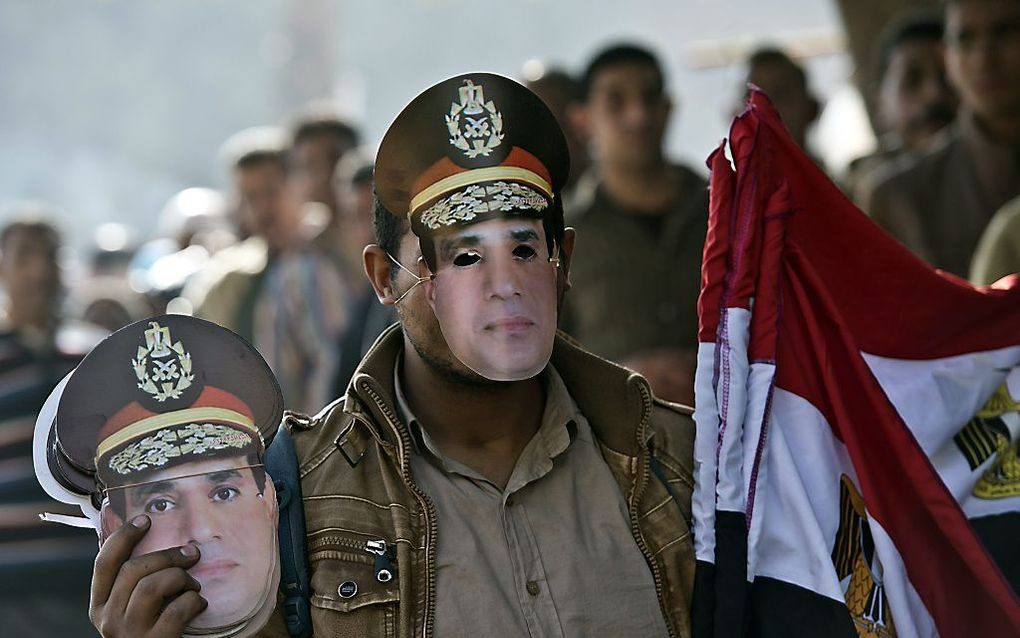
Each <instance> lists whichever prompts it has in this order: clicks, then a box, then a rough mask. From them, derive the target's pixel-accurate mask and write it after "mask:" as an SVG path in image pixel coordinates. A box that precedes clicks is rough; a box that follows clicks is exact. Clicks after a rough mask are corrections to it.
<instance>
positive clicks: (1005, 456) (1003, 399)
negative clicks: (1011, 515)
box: [953, 383, 1020, 500]
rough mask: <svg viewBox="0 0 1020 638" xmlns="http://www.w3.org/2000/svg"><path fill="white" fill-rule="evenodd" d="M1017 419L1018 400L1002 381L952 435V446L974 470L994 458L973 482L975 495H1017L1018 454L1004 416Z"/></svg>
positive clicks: (987, 497)
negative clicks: (980, 406) (982, 405)
mask: <svg viewBox="0 0 1020 638" xmlns="http://www.w3.org/2000/svg"><path fill="white" fill-rule="evenodd" d="M1008 418H1011V419H1014V420H1016V419H1020V401H1017V399H1015V398H1014V397H1013V396H1012V395H1010V393H1009V388H1008V387H1007V386H1006V384H1005V383H1003V384H1002V385H1001V386H999V388H998V389H997V390H996V391H995V393H994V394H992V396H991V397H990V398H989V399H988V402H987V403H985V405H984V407H983V408H981V410H980V411H979V412H978V413H977V414H976V415H974V418H973V419H971V420H970V421H969V422H968V423H967V425H965V426H964V428H963V429H962V430H960V431H959V432H958V433H957V434H956V436H954V437H953V442H954V443H956V447H957V448H958V449H959V450H960V452H961V453H962V454H963V456H964V458H966V459H967V463H968V464H969V465H970V469H971V470H976V469H978V467H980V466H981V465H983V464H984V463H985V462H986V461H987V460H988V459H989V458H991V457H992V456H994V457H995V460H994V461H993V462H992V464H991V465H990V466H989V467H988V469H986V470H985V471H984V474H982V476H981V478H980V479H978V481H977V483H975V484H974V490H973V494H974V496H976V497H977V498H981V499H985V500H994V499H1001V498H1011V497H1013V496H1020V458H1018V456H1017V451H1018V450H1017V447H1018V445H1020V441H1012V440H1011V439H1012V437H1011V435H1010V429H1009V427H1008V426H1007V424H1006V419H1008Z"/></svg>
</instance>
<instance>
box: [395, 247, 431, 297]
mask: <svg viewBox="0 0 1020 638" xmlns="http://www.w3.org/2000/svg"><path fill="white" fill-rule="evenodd" d="M386 256H387V257H389V258H390V261H392V262H393V263H394V264H396V265H397V268H400V269H401V270H403V271H404V272H406V273H407V274H409V275H411V276H412V277H414V278H415V279H416V280H417V281H415V282H414V284H412V285H411V287H410V288H408V289H407V290H405V291H404V292H403V293H401V295H400V296H399V297H397V298H396V299H395V300H394V301H393V303H394V304H398V303H400V301H401V300H402V299H403V298H404V297H406V296H407V295H408V294H409V293H410V292H411V291H412V290H414V289H415V288H417V287H418V286H419V285H421V284H423V283H425V282H426V281H432V280H433V279H435V278H436V276H435V275H434V274H432V273H429V276H428V277H419V276H418V275H416V274H414V273H413V272H411V270H410V269H409V268H408V267H407V266H405V265H404V264H402V263H400V262H399V261H397V258H396V257H394V256H393V255H391V254H389V253H386Z"/></svg>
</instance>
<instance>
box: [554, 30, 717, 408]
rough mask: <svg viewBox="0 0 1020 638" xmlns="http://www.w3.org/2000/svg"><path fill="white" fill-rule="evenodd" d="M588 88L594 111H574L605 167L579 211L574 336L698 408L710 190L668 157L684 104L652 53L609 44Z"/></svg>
mask: <svg viewBox="0 0 1020 638" xmlns="http://www.w3.org/2000/svg"><path fill="white" fill-rule="evenodd" d="M581 85H582V95H583V97H584V105H583V108H581V109H575V111H574V113H575V118H576V120H577V122H578V125H579V128H580V129H581V130H582V131H584V132H585V134H586V136H587V138H588V139H590V140H591V142H592V146H593V155H594V159H595V169H594V170H593V171H591V172H589V173H588V174H587V175H585V176H584V177H582V178H581V180H580V181H579V182H578V184H577V187H576V188H575V192H574V195H573V200H572V202H571V205H570V206H569V207H568V210H567V221H568V222H569V223H570V224H571V225H574V226H576V227H577V229H578V230H579V231H581V234H582V237H583V239H582V242H583V246H584V248H583V249H582V250H580V251H579V252H578V254H577V256H576V257H575V258H574V263H573V270H572V272H571V276H572V278H573V283H574V289H573V291H572V293H571V298H570V299H569V300H568V302H567V307H566V313H565V315H566V316H565V317H564V320H563V323H562V326H563V329H564V330H565V331H566V332H568V333H570V334H571V335H572V336H574V337H576V338H577V339H578V341H580V342H581V344H582V345H583V346H584V347H585V348H588V349H590V350H591V351H592V352H594V353H595V354H597V355H599V356H601V357H605V358H607V359H610V360H611V361H616V362H619V363H622V364H623V365H625V366H627V367H629V368H631V369H633V370H635V371H637V372H639V373H641V374H643V375H645V376H646V377H647V378H648V381H649V383H651V384H652V389H653V390H655V392H656V394H658V395H659V396H661V397H663V398H666V399H669V400H671V401H683V402H688V403H691V402H693V401H694V367H695V349H696V347H697V327H698V313H697V301H698V292H699V290H700V289H701V253H702V251H703V249H704V244H705V233H706V232H707V228H708V188H707V186H708V184H707V182H706V181H705V180H704V179H703V178H702V177H701V176H699V175H698V174H697V173H695V172H694V171H693V170H692V169H691V168H689V167H687V166H684V165H681V164H674V163H671V162H669V161H668V160H667V159H666V157H665V155H664V152H663V140H664V137H665V133H666V125H667V121H668V119H669V115H670V112H671V110H672V103H671V101H670V98H669V95H668V93H667V92H666V87H665V78H664V76H663V72H662V67H661V66H660V65H659V62H658V60H657V59H656V58H655V56H654V55H653V54H652V53H651V52H649V51H647V50H645V49H643V48H641V47H637V46H632V45H626V44H625V45H618V46H612V47H609V48H607V49H605V50H603V51H602V52H600V53H599V54H597V55H596V56H595V57H594V58H593V59H592V61H591V62H590V63H589V64H588V68H587V70H586V71H585V73H584V77H583V80H582V82H581Z"/></svg>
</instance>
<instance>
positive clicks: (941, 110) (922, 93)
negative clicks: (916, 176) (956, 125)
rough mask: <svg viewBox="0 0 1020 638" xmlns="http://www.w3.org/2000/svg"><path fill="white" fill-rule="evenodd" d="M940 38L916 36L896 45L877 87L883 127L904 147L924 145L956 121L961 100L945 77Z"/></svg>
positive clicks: (909, 148)
mask: <svg viewBox="0 0 1020 638" xmlns="http://www.w3.org/2000/svg"><path fill="white" fill-rule="evenodd" d="M943 54H944V51H943V45H942V42H941V41H940V40H936V39H926V38H914V39H910V40H904V41H903V42H900V43H899V44H897V45H896V46H895V48H893V50H892V53H891V55H890V56H889V64H888V67H887V68H886V70H885V74H884V75H883V76H882V83H881V85H880V86H879V91H878V116H879V119H880V121H881V124H882V126H883V128H885V129H886V130H888V131H891V132H893V133H895V134H896V136H897V138H899V141H900V143H901V144H902V145H903V147H904V148H905V149H908V150H911V149H916V148H919V147H921V146H923V145H924V144H925V143H926V142H927V141H928V140H930V138H931V136H932V135H933V134H934V133H937V132H938V131H940V130H941V129H943V128H944V127H945V126H946V125H948V124H949V123H950V122H952V121H953V117H954V116H955V115H956V107H957V104H958V101H957V98H956V92H955V91H953V89H952V87H950V86H949V82H948V79H947V77H946V65H945V58H944V56H943Z"/></svg>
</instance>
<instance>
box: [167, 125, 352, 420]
mask: <svg viewBox="0 0 1020 638" xmlns="http://www.w3.org/2000/svg"><path fill="white" fill-rule="evenodd" d="M287 152H288V151H287V136H286V134H284V132H283V131H281V130H278V129H274V128H271V127H258V128H254V129H246V130H244V131H241V132H240V133H237V134H236V135H234V136H233V137H232V138H231V139H229V140H228V141H227V142H226V143H225V144H224V155H226V156H227V157H228V163H229V166H230V170H231V177H232V180H233V184H234V191H235V197H236V200H237V206H238V213H239V219H238V222H239V229H240V234H241V235H242V236H245V237H246V239H245V240H244V241H243V242H241V243H240V244H238V245H236V246H231V247H229V248H225V249H223V250H221V251H220V252H218V253H217V254H216V255H215V256H214V257H213V258H212V260H211V261H210V263H209V267H208V268H207V269H206V270H205V271H204V272H200V273H197V274H196V275H195V276H194V277H193V278H192V279H191V280H190V281H189V282H188V283H187V285H186V286H185V288H184V291H183V293H182V296H183V297H184V298H185V299H186V300H187V301H188V302H189V303H190V304H191V306H192V308H193V309H194V314H195V316H197V317H201V318H203V319H208V320H209V321H213V322H215V323H218V324H220V325H222V326H224V327H226V328H229V329H231V330H233V331H234V332H236V333H237V334H239V335H241V336H242V337H244V338H245V339H248V340H249V341H250V342H251V343H252V344H254V345H255V347H256V348H257V349H258V351H259V352H260V353H261V354H262V356H263V357H265V358H266V361H268V362H269V366H270V367H271V368H272V370H273V372H274V373H275V374H276V376H277V378H278V379H279V380H280V385H281V386H282V387H283V394H284V396H285V397H286V399H287V406H288V407H290V408H293V409H296V410H314V409H318V408H319V407H321V406H322V405H323V404H325V403H326V402H327V401H328V400H329V399H330V398H331V397H332V388H333V381H334V378H335V376H336V370H337V357H336V354H335V350H334V349H333V348H329V347H323V344H332V343H336V341H337V339H339V336H340V334H341V333H342V331H343V329H344V324H345V321H346V316H345V308H346V306H345V300H346V292H345V290H344V285H343V282H342V280H341V278H340V275H339V273H338V272H337V269H336V266H335V264H334V263H333V261H332V260H331V259H330V258H329V257H328V256H327V255H326V254H324V253H323V251H322V250H320V249H318V248H317V247H315V246H313V245H310V242H309V240H310V237H307V236H306V235H305V234H304V230H305V229H306V227H305V226H304V219H303V217H302V208H301V206H300V205H299V203H298V201H297V198H296V196H295V193H294V191H293V189H292V187H291V186H290V185H289V184H288V161H287V158H288V155H287Z"/></svg>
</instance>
